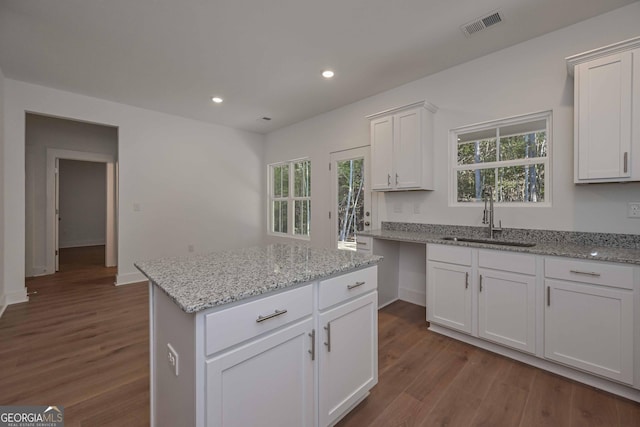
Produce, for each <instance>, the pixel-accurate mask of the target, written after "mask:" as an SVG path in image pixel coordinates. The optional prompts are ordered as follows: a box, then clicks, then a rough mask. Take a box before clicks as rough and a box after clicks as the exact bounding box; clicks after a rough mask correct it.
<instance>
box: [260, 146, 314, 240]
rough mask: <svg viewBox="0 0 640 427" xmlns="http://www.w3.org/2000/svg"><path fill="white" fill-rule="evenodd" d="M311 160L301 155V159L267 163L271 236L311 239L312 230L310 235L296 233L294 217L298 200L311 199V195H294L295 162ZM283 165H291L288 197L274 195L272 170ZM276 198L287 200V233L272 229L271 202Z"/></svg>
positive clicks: (268, 214) (268, 222)
mask: <svg viewBox="0 0 640 427" xmlns="http://www.w3.org/2000/svg"><path fill="white" fill-rule="evenodd" d="M305 160H306V161H309V162H310V161H311V159H310V158H309V157H301V158H299V159H293V160H287V161H285V162H276V163H270V164H268V165H267V235H269V236H274V237H286V238H290V239H297V240H304V241H310V240H311V230H309V234H308V235H306V236H305V235H302V234H294V231H295V224H294V221H295V218H294V214H295V202H296V200H311V196H309V197H294V185H295V180H294V179H293V174H294V167H293V165H294V164H295V163H298V162H302V161H305ZM283 165H289V195H288V196H287V197H273V196H272V194H273V191H272V190H273V188H272V186H273V179H272V178H273V177H272V171H273V168H274V167H277V166H283ZM274 200H283V201H286V202H287V230H288V232H287V233H280V232H277V231H273V229H272V226H271V225H272V224H273V209H272V208H271V202H272V201H274ZM309 221H311V212H309Z"/></svg>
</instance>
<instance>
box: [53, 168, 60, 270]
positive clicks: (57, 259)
mask: <svg viewBox="0 0 640 427" xmlns="http://www.w3.org/2000/svg"><path fill="white" fill-rule="evenodd" d="M54 181H55V183H54V187H55V196H54V198H55V208H54V209H55V221H54V225H53V227H54V230H55V231H54V239H53V241H54V243H53V244H54V248H55V251H56V254H55V271H60V159H59V158H57V157H56V166H55V178H54Z"/></svg>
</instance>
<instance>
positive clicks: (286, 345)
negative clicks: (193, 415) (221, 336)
mask: <svg viewBox="0 0 640 427" xmlns="http://www.w3.org/2000/svg"><path fill="white" fill-rule="evenodd" d="M312 329H313V320H312V319H308V320H306V321H303V322H300V323H297V324H294V325H291V326H288V327H286V328H285V329H282V330H280V331H278V332H275V333H273V334H271V335H268V336H266V337H264V338H260V339H258V340H255V341H253V342H250V343H249V344H246V345H244V346H241V347H239V348H236V349H234V350H231V351H229V352H227V353H224V354H222V355H220V356H218V357H214V358H212V359H210V360H208V361H207V362H206V376H207V381H206V402H207V403H206V412H207V413H206V419H207V427H223V426H224V427H246V426H279V427H300V426H313V425H314V381H313V375H314V374H313V370H314V369H313V368H314V362H313V361H312V360H311V355H310V353H309V352H308V349H309V348H310V345H311V343H310V337H309V335H310V334H311V332H312Z"/></svg>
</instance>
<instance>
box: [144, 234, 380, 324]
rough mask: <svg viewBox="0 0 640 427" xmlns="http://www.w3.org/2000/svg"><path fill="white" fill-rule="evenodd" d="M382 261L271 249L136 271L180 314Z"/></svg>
mask: <svg viewBox="0 0 640 427" xmlns="http://www.w3.org/2000/svg"><path fill="white" fill-rule="evenodd" d="M381 260H382V257H381V256H376V255H363V254H362V253H356V252H354V251H341V250H337V249H322V248H312V247H310V246H307V245H300V244H273V245H268V246H259V247H251V248H243V249H234V250H227V251H220V252H213V253H209V254H202V255H193V256H189V257H180V258H161V259H156V260H151V261H144V262H138V263H136V264H135V266H136V267H137V268H138V270H140V271H141V272H142V273H143V274H144V275H145V276H147V278H148V279H149V280H150V281H151V282H153V283H154V284H155V285H157V286H158V287H159V288H160V289H162V290H163V291H164V292H165V293H166V294H167V295H168V296H169V298H171V299H172V300H173V301H174V302H175V303H176V304H177V305H178V306H179V307H180V308H181V309H182V310H183V311H184V312H186V313H195V312H198V311H201V310H204V309H207V308H211V307H216V306H220V305H224V304H228V303H231V302H235V301H240V300H243V299H245V298H250V297H252V296H256V295H261V294H266V293H268V292H272V291H275V290H278V289H285V288H288V287H291V286H295V285H298V284H302V283H305V282H310V281H314V280H318V279H322V278H325V277H328V276H332V275H335V274H340V273H346V272H348V271H351V270H355V269H358V268H362V267H367V266H371V265H375V264H377V263H378V262H380V261H381Z"/></svg>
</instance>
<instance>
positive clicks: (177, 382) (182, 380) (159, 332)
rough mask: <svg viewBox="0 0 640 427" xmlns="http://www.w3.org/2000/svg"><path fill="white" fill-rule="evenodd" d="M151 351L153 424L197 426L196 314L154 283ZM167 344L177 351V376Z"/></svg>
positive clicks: (156, 426)
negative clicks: (185, 309)
mask: <svg viewBox="0 0 640 427" xmlns="http://www.w3.org/2000/svg"><path fill="white" fill-rule="evenodd" d="M152 299H153V309H152V318H151V319H150V322H152V330H153V342H154V345H153V354H151V367H152V369H153V371H152V373H151V374H152V377H153V380H152V387H153V391H152V393H151V396H152V399H155V400H154V402H152V404H151V409H152V410H153V411H154V413H153V414H152V419H153V420H154V423H155V424H154V427H164V426H167V427H174V426H195V425H196V421H195V419H196V417H195V415H196V393H195V392H196V386H195V355H194V349H195V317H196V316H195V315H194V314H188V313H185V312H184V311H182V310H181V309H180V307H178V306H177V305H176V303H174V302H173V301H172V300H171V299H169V297H168V296H167V295H166V294H165V293H164V292H163V291H162V290H161V289H159V288H158V287H157V286H155V285H154V286H153V296H152ZM168 344H171V347H173V349H175V351H176V352H177V354H178V375H177V376H176V375H175V373H174V369H173V367H172V366H171V365H170V364H169V360H168V346H167V345H168Z"/></svg>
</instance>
